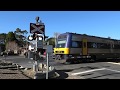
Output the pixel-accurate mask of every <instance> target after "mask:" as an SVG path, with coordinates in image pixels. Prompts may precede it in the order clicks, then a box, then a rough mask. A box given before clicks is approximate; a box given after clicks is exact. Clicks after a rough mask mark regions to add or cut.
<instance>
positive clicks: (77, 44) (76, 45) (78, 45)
mask: <svg viewBox="0 0 120 90" xmlns="http://www.w3.org/2000/svg"><path fill="white" fill-rule="evenodd" d="M81 47H82V42H81V41H72V48H81Z"/></svg>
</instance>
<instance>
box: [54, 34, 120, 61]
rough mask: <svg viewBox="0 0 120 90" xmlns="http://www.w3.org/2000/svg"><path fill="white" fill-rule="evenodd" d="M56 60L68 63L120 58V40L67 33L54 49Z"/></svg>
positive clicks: (60, 36) (60, 37) (58, 40)
mask: <svg viewBox="0 0 120 90" xmlns="http://www.w3.org/2000/svg"><path fill="white" fill-rule="evenodd" d="M54 54H55V56H56V60H65V61H66V62H74V61H82V60H89V61H90V60H91V61H95V60H98V59H111V58H113V59H114V58H115V59H116V58H120V40H117V39H111V38H103V37H98V36H91V35H86V34H77V33H71V32H66V33H63V34H60V35H59V36H58V39H57V45H56V47H55V48H54Z"/></svg>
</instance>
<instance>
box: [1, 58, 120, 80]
mask: <svg viewBox="0 0 120 90" xmlns="http://www.w3.org/2000/svg"><path fill="white" fill-rule="evenodd" d="M0 60H5V61H10V62H13V63H16V64H19V65H21V66H23V67H25V68H26V67H27V68H32V67H33V64H34V60H31V59H27V58H24V57H21V56H8V57H6V58H4V57H0ZM41 62H42V63H46V61H41ZM49 65H51V66H54V67H55V69H56V72H57V73H58V77H57V78H56V79H120V63H119V62H118V63H116V62H95V63H79V64H70V65H65V64H61V63H59V62H56V61H55V60H51V61H50V62H49Z"/></svg>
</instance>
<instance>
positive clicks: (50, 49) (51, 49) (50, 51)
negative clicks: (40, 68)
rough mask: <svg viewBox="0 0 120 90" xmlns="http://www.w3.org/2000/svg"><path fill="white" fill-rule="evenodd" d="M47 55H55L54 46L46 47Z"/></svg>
mask: <svg viewBox="0 0 120 90" xmlns="http://www.w3.org/2000/svg"><path fill="white" fill-rule="evenodd" d="M46 48H47V49H46V53H53V46H52V45H47V46H46Z"/></svg>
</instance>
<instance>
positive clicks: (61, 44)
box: [57, 35, 67, 48]
mask: <svg viewBox="0 0 120 90" xmlns="http://www.w3.org/2000/svg"><path fill="white" fill-rule="evenodd" d="M66 42H67V35H59V36H58V40H57V48H65V45H66Z"/></svg>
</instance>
